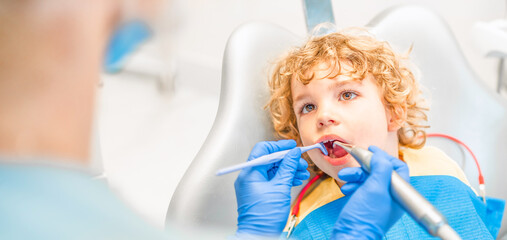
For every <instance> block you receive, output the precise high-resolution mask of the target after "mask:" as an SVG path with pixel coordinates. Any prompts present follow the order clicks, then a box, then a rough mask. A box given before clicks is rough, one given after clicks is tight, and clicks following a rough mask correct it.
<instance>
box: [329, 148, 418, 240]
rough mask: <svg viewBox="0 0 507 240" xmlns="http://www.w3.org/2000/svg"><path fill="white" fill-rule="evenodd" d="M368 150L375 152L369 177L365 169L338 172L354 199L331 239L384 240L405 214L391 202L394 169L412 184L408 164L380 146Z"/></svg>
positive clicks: (397, 205) (351, 200)
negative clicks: (385, 235) (386, 234)
mask: <svg viewBox="0 0 507 240" xmlns="http://www.w3.org/2000/svg"><path fill="white" fill-rule="evenodd" d="M368 150H370V151H371V152H373V157H372V159H371V165H370V166H371V173H370V174H368V173H367V172H365V171H364V170H363V169H362V168H345V169H342V170H341V171H340V172H339V173H338V177H339V178H340V179H342V180H343V181H346V182H347V183H346V184H345V185H343V186H342V188H341V191H342V192H343V193H344V194H345V195H352V196H351V197H350V199H349V201H348V202H347V204H346V205H345V207H344V208H343V210H342V211H341V213H340V216H339V217H338V220H337V221H336V224H335V226H334V229H333V235H332V239H382V237H383V236H384V234H385V233H386V232H387V231H388V230H389V228H390V227H391V226H392V225H393V224H394V223H395V222H396V221H398V219H399V218H400V217H401V216H402V215H403V213H404V211H403V209H402V208H401V206H400V205H399V204H398V203H396V202H395V201H394V200H393V199H392V197H391V194H390V185H391V174H392V171H393V170H396V172H398V174H399V175H400V176H401V177H402V178H403V179H405V180H406V181H409V173H408V166H407V164H405V163H404V162H402V161H401V160H399V159H397V158H395V157H393V156H390V155H389V154H387V153H386V152H384V151H382V150H381V149H380V148H378V147H375V146H370V147H369V148H368Z"/></svg>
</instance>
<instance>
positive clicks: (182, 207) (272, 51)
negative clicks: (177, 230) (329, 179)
mask: <svg viewBox="0 0 507 240" xmlns="http://www.w3.org/2000/svg"><path fill="white" fill-rule="evenodd" d="M372 17H373V16H372ZM367 27H368V29H370V30H371V32H373V33H374V34H375V35H376V36H377V37H378V38H380V39H383V40H386V41H388V42H389V43H390V44H391V45H392V46H393V48H395V50H398V51H400V52H404V51H406V50H407V49H409V48H410V46H413V49H412V52H411V54H410V58H411V59H412V61H413V62H414V64H415V65H416V66H417V67H418V68H419V69H420V72H421V73H422V76H423V77H422V78H421V80H420V81H421V84H422V85H423V86H425V87H426V88H427V90H428V94H431V103H432V105H431V108H430V109H431V110H430V111H429V113H428V119H429V121H428V123H429V125H430V126H431V128H430V129H429V130H428V131H431V132H445V133H447V134H449V135H452V136H456V137H458V138H459V139H460V140H463V141H464V142H466V143H467V145H468V146H469V147H471V148H472V149H474V152H475V154H476V155H477V157H478V158H479V159H481V160H483V161H482V162H481V163H482V167H483V169H482V170H483V174H484V176H485V177H486V178H487V179H486V181H487V182H488V194H489V195H491V196H494V197H497V198H504V199H505V198H507V191H506V188H505V184H504V182H505V178H504V176H505V169H506V166H507V165H506V162H505V161H503V160H502V156H505V155H506V154H507V148H505V147H502V146H505V145H506V143H507V131H506V130H507V104H506V102H505V100H502V99H501V98H500V97H499V96H498V95H497V94H495V93H494V91H492V90H490V89H488V88H487V86H485V85H484V84H482V82H481V80H480V79H479V78H478V77H477V75H476V74H474V72H473V71H472V69H471V67H470V64H469V63H468V62H467V61H466V58H465V57H464V55H463V53H462V51H461V50H460V48H459V45H458V43H457V42H456V39H455V37H454V35H453V34H452V32H451V31H450V29H449V27H448V25H447V24H446V23H445V22H444V21H443V18H442V17H441V16H438V15H437V14H435V12H434V11H431V10H428V9H427V8H424V7H421V6H409V5H403V6H399V7H394V8H390V9H388V10H386V11H384V12H382V13H380V14H379V15H377V16H376V17H375V18H373V20H372V21H371V22H370V23H369V24H368V25H367ZM304 40H305V38H304V36H300V35H296V34H294V33H293V32H290V31H288V30H287V28H284V27H280V26H277V25H276V24H272V23H265V22H251V23H247V24H243V25H241V26H239V27H238V28H237V29H236V30H235V31H234V33H232V34H231V36H230V38H229V40H228V43H227V46H226V48H225V52H224V58H223V62H222V78H221V83H222V88H221V91H220V105H219V108H218V112H217V114H216V119H215V122H214V124H213V127H212V129H211V131H210V133H209V135H208V137H207V138H206V141H205V142H204V143H203V144H202V147H201V149H200V150H199V153H198V154H197V155H196V157H195V159H194V160H193V162H192V164H191V165H190V167H189V168H188V169H187V171H186V173H185V175H184V176H183V178H182V179H181V181H180V183H179V184H178V188H177V190H176V191H175V193H174V195H173V196H172V199H171V203H170V205H169V208H168V212H167V222H168V223H169V222H171V223H175V222H176V223H180V224H181V225H183V226H195V227H198V228H200V227H202V226H220V227H223V228H227V229H228V230H229V231H230V232H233V231H235V228H236V221H237V211H236V209H235V208H234V207H231V206H235V201H236V199H235V195H234V189H232V188H227V187H223V186H226V185H227V184H229V185H230V184H231V183H232V182H234V180H235V176H234V174H228V175H224V176H222V177H220V178H217V177H214V176H215V173H216V169H219V168H220V167H222V166H229V165H234V164H238V163H240V162H244V160H245V159H247V157H248V153H249V152H250V150H251V149H252V147H253V146H254V145H255V143H257V142H259V141H264V140H271V139H274V136H273V129H272V123H271V122H270V120H269V113H268V112H267V111H265V110H264V108H263V107H264V106H265V105H266V102H267V101H268V99H269V87H268V84H267V70H268V69H269V67H270V66H271V64H272V62H273V60H274V59H276V58H277V57H279V56H281V55H282V54H284V53H285V52H286V51H288V50H289V49H290V48H291V47H293V46H299V45H301V44H302V43H303V41H304ZM449 89H452V91H449ZM463 106H466V107H463ZM429 143H430V145H433V146H436V147H438V148H439V149H445V152H446V154H447V155H449V157H450V158H451V159H455V160H458V161H459V160H460V159H463V152H462V151H461V149H458V148H456V146H455V144H454V143H451V142H448V141H438V140H434V139H433V138H432V139H429ZM231 146H234V147H233V148H231ZM468 160H470V159H468ZM468 160H463V163H464V164H460V162H458V164H460V165H461V167H462V168H463V170H464V172H465V174H466V175H467V177H468V179H470V180H471V182H470V184H471V185H472V186H473V187H475V186H476V185H477V184H476V182H477V180H476V179H477V178H476V175H477V169H476V167H475V164H473V163H472V164H470V163H471V162H469V161H468ZM472 161H473V160H472ZM477 187H478V186H477ZM301 188H302V187H301ZM299 191H301V189H297V188H295V189H294V190H293V193H294V195H293V196H294V199H295V198H296V197H297V193H299ZM210 206H213V207H210ZM326 209H327V208H326ZM449 220H450V219H449ZM504 225H505V224H504ZM296 230H297V229H296ZM506 233H507V226H504V227H503V229H502V230H501V231H500V232H499V235H498V237H499V238H501V237H502V236H503V235H505V234H506ZM293 234H294V233H293ZM224 237H226V235H224Z"/></svg>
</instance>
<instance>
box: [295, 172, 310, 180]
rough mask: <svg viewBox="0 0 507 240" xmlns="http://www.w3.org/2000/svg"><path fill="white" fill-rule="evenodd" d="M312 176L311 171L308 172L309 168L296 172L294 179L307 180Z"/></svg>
mask: <svg viewBox="0 0 507 240" xmlns="http://www.w3.org/2000/svg"><path fill="white" fill-rule="evenodd" d="M309 177H310V172H308V170H303V171H299V170H298V171H297V172H296V174H294V180H301V181H303V180H306V179H308V178H309Z"/></svg>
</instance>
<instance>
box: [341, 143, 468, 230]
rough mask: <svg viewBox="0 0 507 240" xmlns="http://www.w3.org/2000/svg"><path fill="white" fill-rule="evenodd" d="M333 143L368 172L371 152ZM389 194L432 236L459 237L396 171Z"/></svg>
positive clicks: (443, 218)
mask: <svg viewBox="0 0 507 240" xmlns="http://www.w3.org/2000/svg"><path fill="white" fill-rule="evenodd" d="M334 144H337V145H338V146H340V147H341V148H343V149H344V150H345V151H347V152H348V153H350V155H352V156H353V157H354V158H355V159H356V160H357V161H358V162H359V164H361V167H362V168H363V169H364V170H365V171H367V172H370V161H371V157H372V156H373V153H372V152H370V151H368V150H366V149H362V148H359V147H356V146H352V145H349V144H345V143H341V142H338V141H334V143H333V146H334ZM391 195H392V196H393V198H394V199H395V200H396V201H397V202H398V203H399V204H400V205H401V206H402V207H403V208H404V209H405V211H406V212H407V213H408V214H409V215H410V216H411V217H412V218H413V219H414V220H415V221H416V222H417V223H419V225H421V226H422V227H423V228H424V229H426V231H427V232H428V233H430V234H431V235H432V236H435V237H439V238H440V239H461V238H460V237H459V235H458V234H457V233H456V231H454V229H452V228H451V226H449V224H448V223H447V220H446V219H445V217H444V216H443V215H442V214H441V213H440V212H439V211H438V210H437V209H436V208H435V207H434V206H433V205H431V203H430V202H428V201H427V200H426V199H425V198H424V197H423V196H422V195H421V194H420V193H419V192H418V191H417V190H415V188H414V187H412V185H410V183H408V182H407V181H405V180H404V179H403V178H402V177H401V176H400V175H398V173H397V172H396V171H393V174H392V178H391Z"/></svg>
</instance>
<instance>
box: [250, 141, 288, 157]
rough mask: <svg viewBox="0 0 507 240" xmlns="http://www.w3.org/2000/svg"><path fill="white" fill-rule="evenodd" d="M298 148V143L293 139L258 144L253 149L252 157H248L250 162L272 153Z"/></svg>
mask: <svg viewBox="0 0 507 240" xmlns="http://www.w3.org/2000/svg"><path fill="white" fill-rule="evenodd" d="M296 146H297V144H296V141H294V140H292V139H288V140H280V141H276V142H275V141H264V142H258V143H257V144H255V146H254V147H253V148H252V151H251V152H250V156H248V161H250V160H252V159H255V158H258V157H261V156H264V155H267V154H270V153H274V152H279V151H283V150H287V149H291V148H295V147H296Z"/></svg>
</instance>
